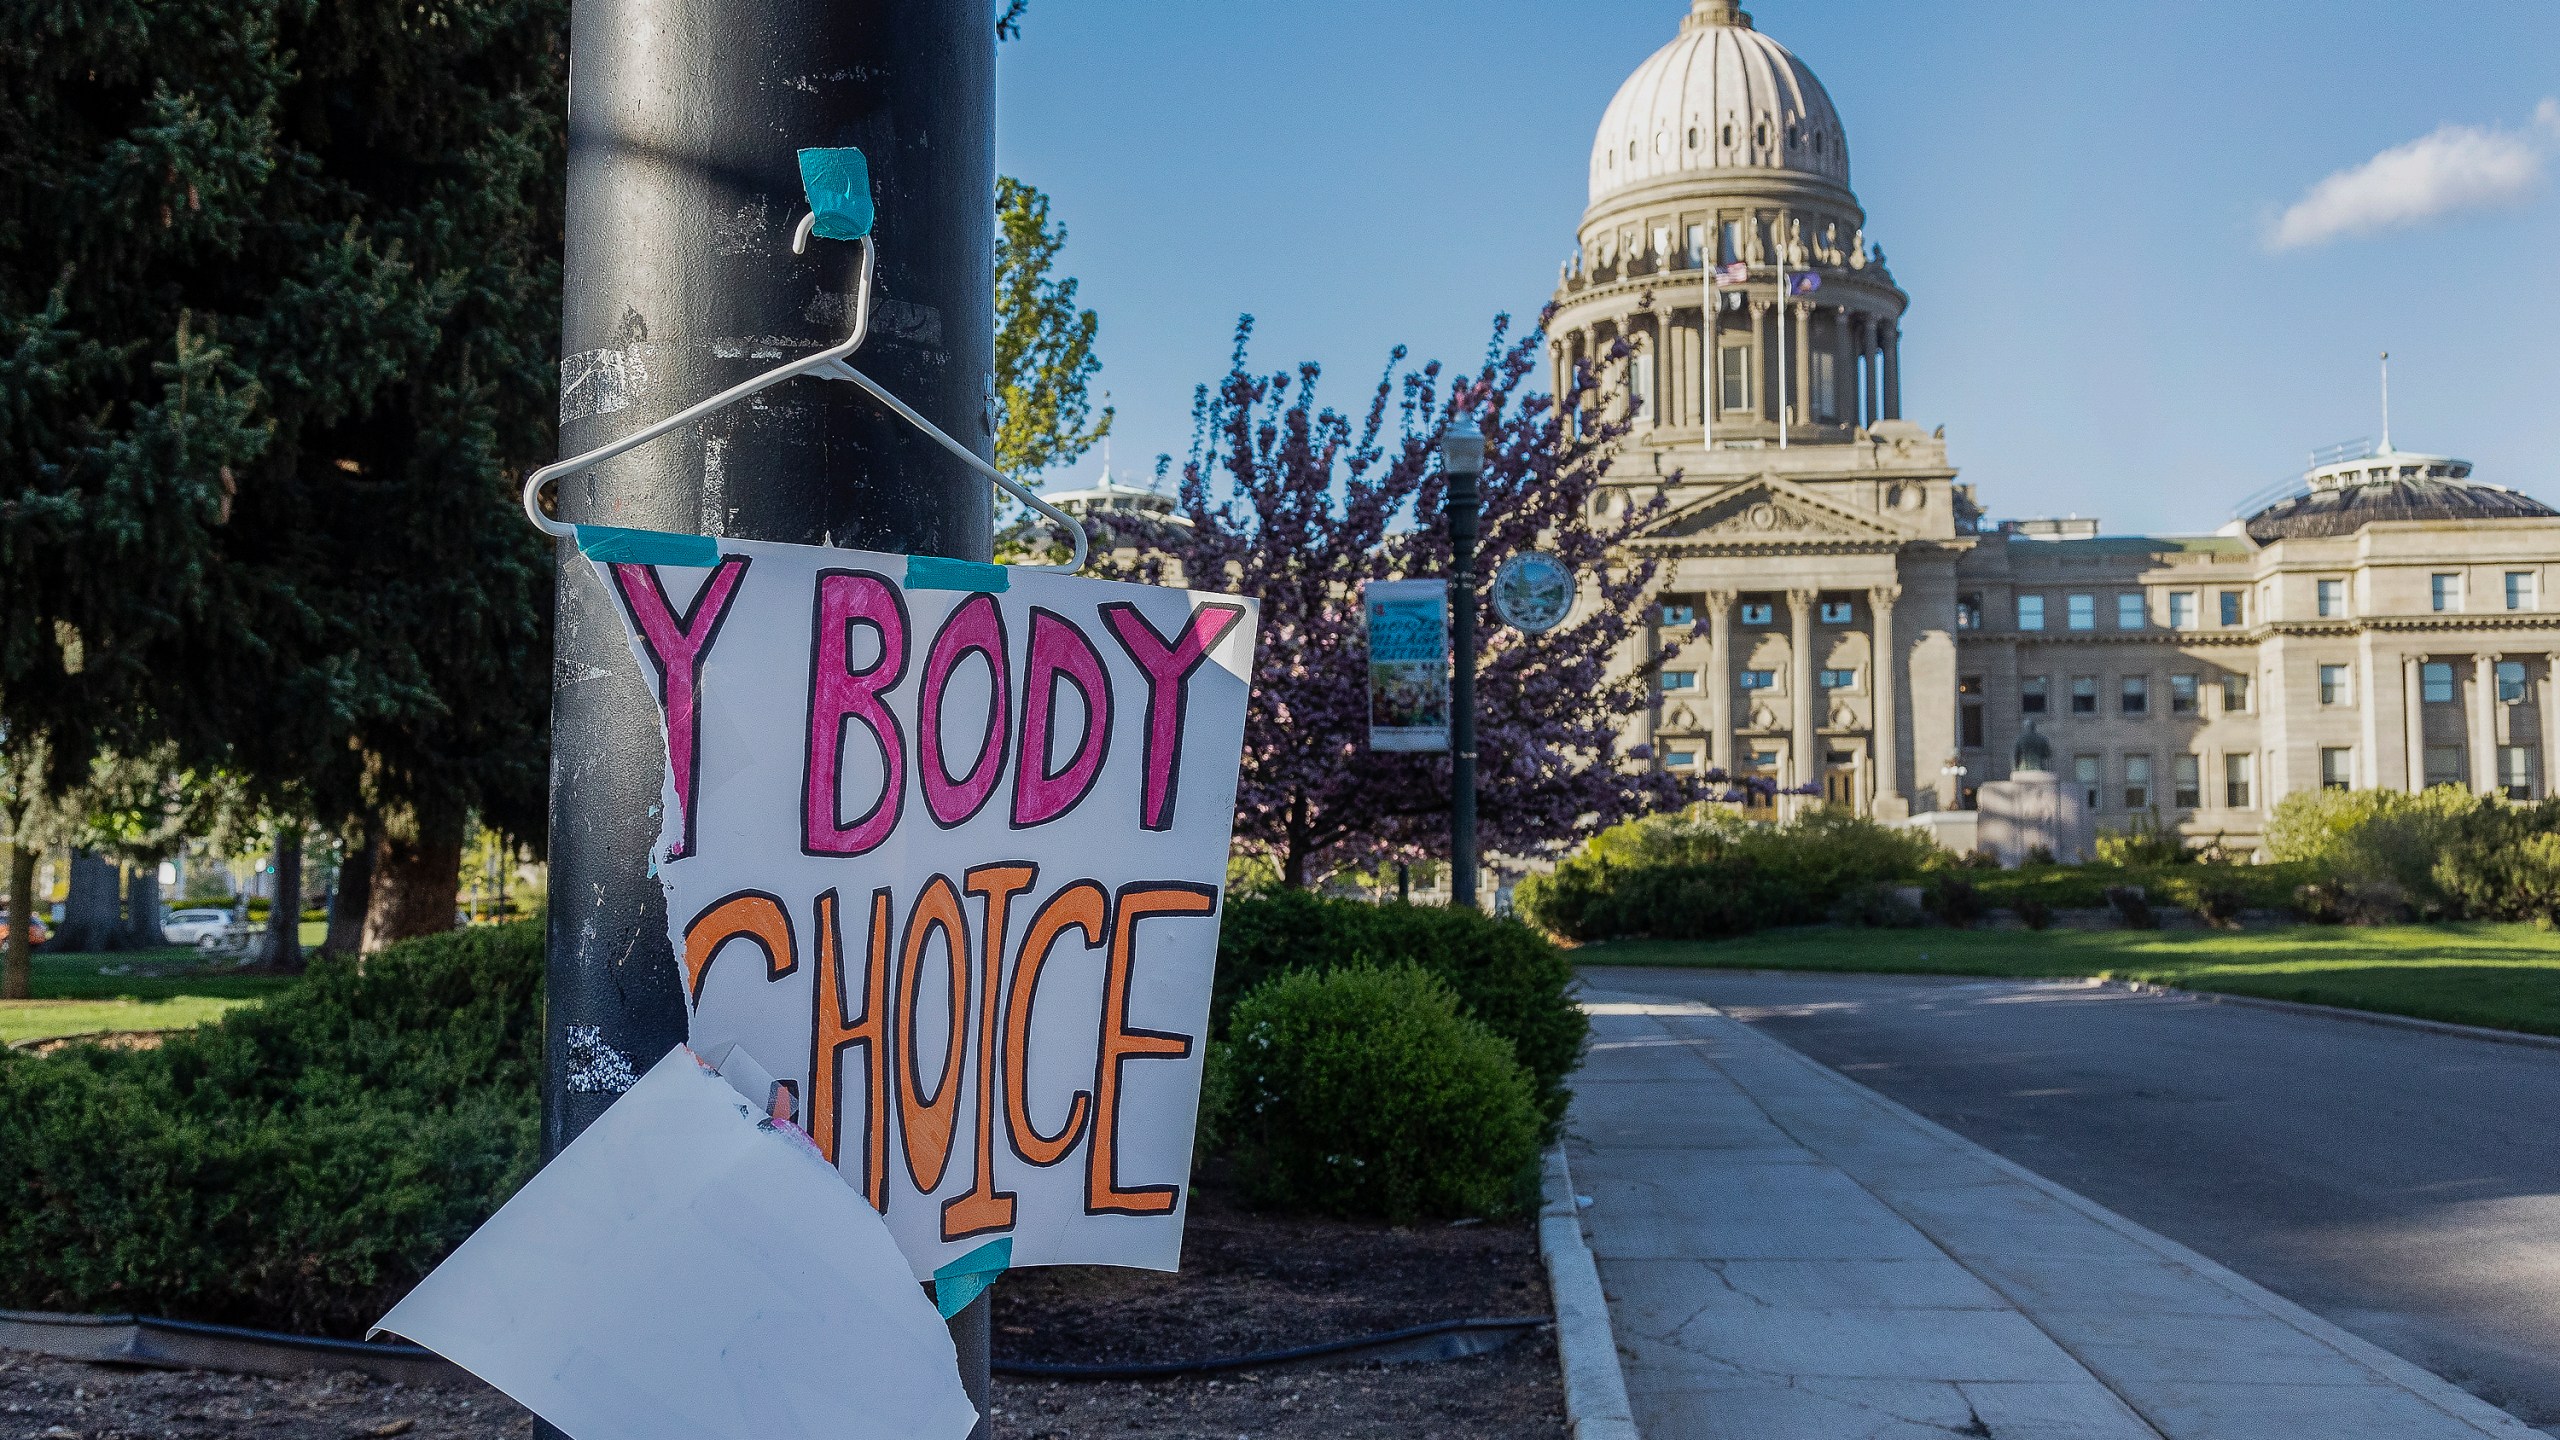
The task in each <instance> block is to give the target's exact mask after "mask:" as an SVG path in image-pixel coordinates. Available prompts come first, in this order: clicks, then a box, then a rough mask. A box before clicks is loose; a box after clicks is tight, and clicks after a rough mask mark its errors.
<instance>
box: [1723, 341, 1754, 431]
mask: <svg viewBox="0 0 2560 1440" xmlns="http://www.w3.org/2000/svg"><path fill="white" fill-rule="evenodd" d="M1716 362H1717V368H1716V378H1717V381H1718V385H1717V388H1718V389H1719V390H1721V391H1722V392H1723V393H1722V394H1721V395H1719V396H1717V401H1718V403H1719V404H1720V405H1721V406H1722V407H1723V409H1724V412H1725V413H1726V414H1728V415H1731V414H1735V413H1738V412H1742V411H1747V410H1749V409H1750V408H1751V347H1750V346H1748V345H1727V346H1726V347H1724V348H1723V349H1722V350H1719V351H1717V352H1716Z"/></svg>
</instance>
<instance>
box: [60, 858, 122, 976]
mask: <svg viewBox="0 0 2560 1440" xmlns="http://www.w3.org/2000/svg"><path fill="white" fill-rule="evenodd" d="M117 888H118V886H117V884H116V869H115V867H114V866H113V865H110V864H108V863H107V862H106V861H105V860H103V859H101V858H100V857H99V856H97V855H96V854H94V853H92V852H90V851H87V850H74V851H72V852H71V893H70V894H69V895H68V896H66V897H65V898H64V900H63V904H62V925H61V928H59V929H57V930H55V931H54V932H53V943H52V944H51V945H49V946H47V947H46V948H47V949H50V950H52V951H54V952H56V953H77V952H80V951H84V950H113V949H115V948H116V942H117V941H118V940H119V939H121V938H122V936H121V935H120V934H119V933H118V932H120V931H121V930H123V928H124V924H123V918H122V917H121V916H119V915H118V914H117V913H116V911H117V908H118V907H117V903H116V902H117V900H118V898H119V897H118V896H117V894H116V891H117Z"/></svg>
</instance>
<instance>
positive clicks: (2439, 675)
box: [2418, 660, 2453, 705]
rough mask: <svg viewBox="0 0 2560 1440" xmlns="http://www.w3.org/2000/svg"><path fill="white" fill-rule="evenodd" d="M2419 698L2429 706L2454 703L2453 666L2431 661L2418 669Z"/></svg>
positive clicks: (2439, 661) (2440, 661)
mask: <svg viewBox="0 0 2560 1440" xmlns="http://www.w3.org/2000/svg"><path fill="white" fill-rule="evenodd" d="M2418 698H2419V699H2420V700H2422V701H2424V702H2426V703H2427V704H2429V705H2450V704H2452V703H2453V666H2452V665H2451V664H2449V663H2447V662H2446V661H2442V660H2430V661H2428V662H2426V663H2425V664H2423V665H2420V666H2419V667H2418Z"/></svg>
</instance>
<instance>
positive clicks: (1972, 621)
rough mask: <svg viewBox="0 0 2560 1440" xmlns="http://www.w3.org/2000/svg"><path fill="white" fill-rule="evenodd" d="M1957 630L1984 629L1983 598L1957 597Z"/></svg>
mask: <svg viewBox="0 0 2560 1440" xmlns="http://www.w3.org/2000/svg"><path fill="white" fill-rule="evenodd" d="M1956 628H1957V629H1959V630H1979V629H1981V628H1982V597H1981V596H1979V595H1959V596H1957V597H1956Z"/></svg>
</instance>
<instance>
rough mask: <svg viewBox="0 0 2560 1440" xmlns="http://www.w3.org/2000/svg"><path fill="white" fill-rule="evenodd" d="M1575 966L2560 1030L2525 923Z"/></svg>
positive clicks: (1649, 949) (1731, 950) (1657, 953)
mask: <svg viewBox="0 0 2560 1440" xmlns="http://www.w3.org/2000/svg"><path fill="white" fill-rule="evenodd" d="M1573 958H1574V961H1575V963H1577V964H1582V965H1681V966H1702V967H1714V968H1722V969H1737V970H1832V971H1843V970H1850V971H1867V972H1873V973H1889V974H1903V975H1996V976H2013V977H2033V978H2057V979H2058V978H2073V977H2083V976H2102V977H2105V978H2108V979H2117V980H2148V981H2152V982H2155V983H2158V984H2163V985H2179V986H2184V987H2185V988H2187V989H2190V990H2219V991H2225V992H2228V993H2231V994H2235V995H2261V996H2266V997H2269V998H2272V999H2277V1000H2301V1001H2308V1002H2310V1003H2312V1004H2317V1005H2343V1006H2346V1007H2349V1008H2351V1009H2357V1010H2380V1011H2386V1012H2389V1013H2391V1014H2396V1015H2415V1016H2418V1017H2420V1018H2422V1019H2428V1020H2450V1021H2454V1022H2457V1023H2459V1024H2464V1025H2490V1026H2495V1027H2498V1028H2500V1029H2506V1030H2529V1031H2534V1032H2536V1033H2539V1034H2544V1035H2560V934H2554V933H2552V932H2550V931H2547V930H2542V929H2539V928H2537V927H2535V926H2532V925H2389V926H2378V927H2374V928H2370V929H2368V928H2360V927H2350V926H2326V925H2300V926H2293V927H2290V928H2287V929H2282V930H2253V931H2241V932H2231V931H2219V930H2169V931H2161V930H2044V931H2034V930H1848V929H1836V928H1833V927H1830V926H1811V927H1806V928H1801V929H1791V930H1776V931H1769V932H1766V933H1764V934H1759V935H1751V936H1746V937H1744V938H1742V939H1738V940H1615V941H1607V942H1604V943H1600V944H1595V945H1585V946H1583V947H1581V948H1580V949H1578V950H1575V951H1574V952H1573Z"/></svg>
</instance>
